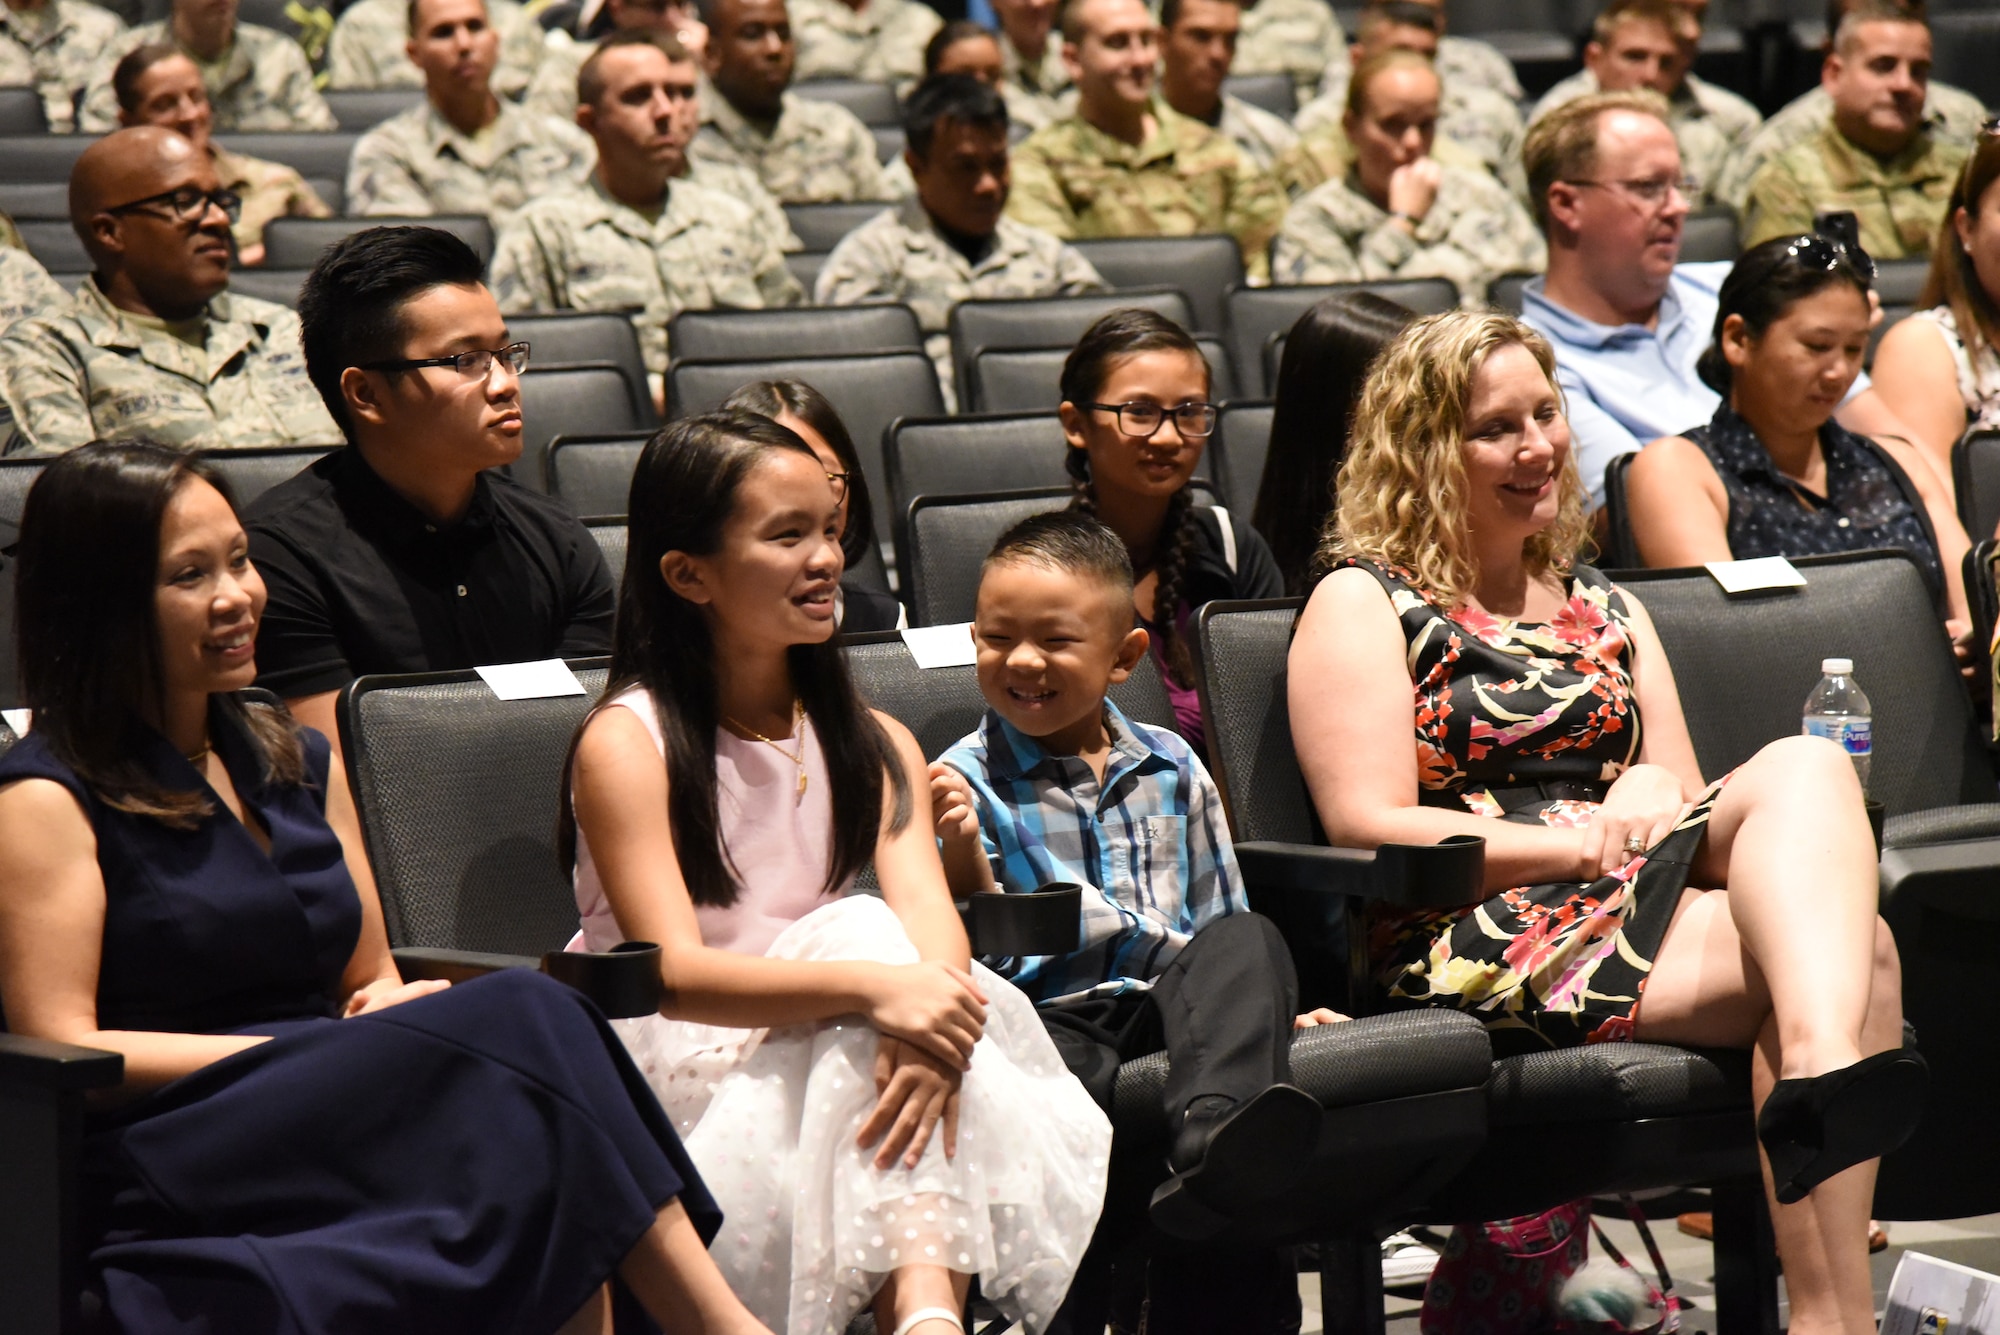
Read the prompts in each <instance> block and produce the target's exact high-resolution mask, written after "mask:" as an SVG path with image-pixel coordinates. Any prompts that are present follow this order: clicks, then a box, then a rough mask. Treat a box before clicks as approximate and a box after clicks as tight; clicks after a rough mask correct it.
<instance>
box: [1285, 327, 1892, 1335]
mask: <svg viewBox="0 0 2000 1335" xmlns="http://www.w3.org/2000/svg"><path fill="white" fill-rule="evenodd" d="M1358 421H1359V422H1360V423H1361V425H1360V427H1359V429H1358V430H1357V431H1356V434H1355V437H1354V440H1353V442H1352V445H1351V447H1350V449H1349V452H1348V456H1347V462H1346V464H1345V466H1344V467H1343V469H1342V470H1341V475H1340V484H1339V500H1338V504H1337V507H1336V510H1335V515H1334V521H1333V523H1334V531H1333V533H1332V534H1331V535H1330V536H1329V537H1328V539H1327V541H1326V543H1325V544H1324V546H1323V548H1322V550H1323V552H1324V553H1325V554H1326V555H1327V556H1328V557H1330V558H1331V560H1332V561H1333V562H1337V563H1338V568H1336V569H1334V570H1333V571H1332V572H1331V573H1330V574H1328V575H1327V576H1326V578H1325V579H1323V580H1321V581H1320V584H1319V587H1318V588H1317V589H1316V590H1315V591H1314V593H1313V596H1312V598H1311V600H1310V601H1309V602H1308V604H1307V606H1306V609H1305V612H1304V615H1303V616H1302V617H1301V619H1300V622H1299V627H1298V635H1297V638H1296V639H1295V640H1294V641H1293V645H1292V651H1291V661H1290V695H1291V718H1292V735H1293V740H1294V743H1295V745H1296V746H1297V749H1298V756H1299V763H1300V767H1301V768H1302V769H1303V771H1304V773H1305V777H1306V782H1307V785H1308V786H1309V788H1310V789H1311V792H1312V797H1313V802H1314V805H1315V806H1316V808H1317V809H1318V811H1319V815H1320V819H1321V820H1322V822H1323V823H1324V825H1325V827H1326V831H1327V834H1328V836H1329V837H1330V838H1331V839H1332V841H1333V842H1334V843H1336V844H1341V845H1345V846H1348V847H1356V848H1372V847H1376V846H1378V845H1381V844H1385V843H1403V844H1426V843H1435V842H1437V841H1438V840H1440V839H1444V838H1447V837H1449V836H1452V835H1461V834H1472V835H1479V836H1481V837H1483V838H1484V839H1485V840H1486V873H1487V885H1486V888H1485V892H1484V896H1483V897H1482V898H1481V899H1480V900H1478V901H1476V902H1473V903H1470V904H1465V905H1462V906H1459V907H1457V908H1454V909H1447V910H1443V911H1417V912H1394V913H1389V912H1385V913H1382V914H1380V915H1379V916H1378V917H1377V918H1376V919H1375V920H1374V921H1373V922H1372V923H1371V931H1370V939H1369V953H1370V961H1371V964H1372V966H1373V967H1374V969H1375V971H1376V977H1377V981H1378V982H1379V983H1380V984H1381V985H1382V986H1383V988H1384V989H1385V991H1386V994H1387V996H1388V997H1389V999H1390V1000H1391V1002H1392V1004H1401V1005H1442V1006H1454V1007H1458V1008H1460V1009H1463V1010H1467V1011H1470V1012H1472V1013H1473V1014H1475V1015H1477V1016H1479V1017H1480V1018H1481V1019H1482V1020H1483V1021H1484V1022H1485V1023H1486V1024H1487V1026H1488V1028H1489V1029H1490V1030H1491V1032H1492V1036H1493V1040H1494V1043H1495V1046H1496V1047H1497V1048H1499V1049H1500V1050H1502V1051H1503V1052H1522V1051H1532V1050H1536V1049H1539V1048H1550V1047H1565V1046H1571V1045H1576V1044H1581V1043H1590V1042H1603V1041H1618V1040H1631V1039H1634V1038H1638V1039H1644V1040H1646V1041H1649V1042H1661V1043H1678V1044H1685V1045H1689V1046H1697V1047H1733V1048H1750V1049H1754V1053H1755V1055H1754V1058H1753V1063H1752V1071H1753V1086H1754V1090H1755V1096H1756V1099H1757V1102H1758V1104H1759V1108H1760V1112H1759V1117H1758V1124H1757V1129H1758V1136H1759V1139H1760V1141H1761V1142H1762V1144H1763V1148H1764V1151H1765V1155H1766V1158H1767V1161H1768V1164H1769V1168H1770V1180H1771V1181H1772V1182H1773V1183H1774V1184H1775V1191H1774V1196H1775V1198H1776V1201H1777V1202H1778V1203H1777V1204H1776V1205H1775V1206H1774V1209H1773V1215H1772V1218H1773V1222H1774V1224H1775V1226H1776V1230H1777V1236H1778V1249H1779V1252H1780V1253H1781V1254H1782V1256H1783V1258H1784V1263H1785V1279H1786V1284H1787V1288H1788V1292H1789V1294H1790V1297H1791V1302H1792V1325H1791V1329H1792V1331H1793V1332H1794V1335H1806V1333H1807V1332H1812V1333H1813V1335H1823V1333H1826V1332H1835V1331H1847V1332H1850V1333H1851V1332H1858V1331H1872V1330H1873V1329H1874V1324H1873V1300H1872V1295H1871V1290H1870V1285H1869V1275H1868V1256H1867V1251H1866V1245H1867V1244H1866V1237H1867V1228H1866V1225H1867V1219H1868V1206H1869V1202H1870V1198H1871V1197H1872V1195H1873V1192H1874V1179H1875V1165H1874V1160H1875V1159H1876V1158H1877V1157H1878V1156H1880V1155H1882V1154H1884V1153H1886V1152H1888V1151H1889V1150H1891V1149H1893V1148H1895V1147H1896V1146H1897V1145H1898V1144H1900V1143H1901V1142H1902V1141H1903V1140H1904V1139H1905V1138H1907V1136H1908V1135H1909V1133H1910V1132H1911V1130H1913V1129H1914V1127H1915V1125H1916V1122H1917V1117H1918V1114H1919V1112H1920V1111H1921V1108H1922V1102H1923V1090H1924V1086H1925V1083H1926V1070H1925V1067H1924V1064H1923V1060H1922V1058H1921V1057H1919V1056H1917V1055H1916V1053H1915V1052H1914V1051H1906V1050H1904V1049H1903V1047H1902V1023H1903V1019H1902V1006H1901V1001H1900V993H1901V976H1900V968H1899V965H1898V962H1897V958H1896V949H1895V944H1894V942H1893V941H1892V940H1891V938H1890V936H1889V933H1888V930H1887V928H1886V927H1885V926H1884V925H1883V923H1882V921H1881V919H1880V918H1879V917H1878V916H1877V915H1876V909H1875V902H1876V884H1875V882H1876V872H1875V853H1874V848H1873V845H1872V842H1871V840H1870V836H1869V832H1868V821H1867V816H1866V814H1865V812H1864V811H1863V808H1862V794H1861V786H1860V784H1859V783H1858V782H1857V781H1856V779H1855V774H1854V769H1853V766H1852V765H1850V764H1849V763H1848V761H1847V759H1846V757H1845V755H1843V754H1842V752H1841V751H1840V750H1839V749H1838V748H1837V747H1835V746H1833V745H1831V744H1829V743H1827V742H1825V741H1823V740H1820V739H1817V738H1810V737H1793V738H1787V739H1785V740H1783V741H1779V742H1774V743H1772V744H1771V745H1770V746H1767V747H1765V748H1764V749H1763V750H1762V751H1760V752H1758V753H1757V755H1756V756H1754V757H1752V758H1751V759H1750V760H1749V761H1748V762H1746V763H1745V764H1744V765H1742V766H1741V767H1740V768H1738V769H1737V770H1736V771H1734V772H1733V773H1732V774H1730V775H1728V776H1727V777H1726V778H1725V779H1723V780H1721V781H1718V782H1716V783H1714V784H1705V783H1704V782H1703V780H1702V777H1701V774H1700V772H1699V770H1698V768H1697V766H1696V763H1695V755H1694V746H1693V744H1692V743H1691V742H1690V741H1689V739H1688V731H1687V724H1686V722H1685V720H1684V719H1683V718H1682V716H1681V711H1680V701H1679V696H1678V694H1677V693H1676V691H1675V688H1674V679H1673V671H1672V668H1671V666H1670V665H1669V664H1668V662H1667V659H1666V655H1665V653H1664V651H1663V650H1662V649H1661V647H1660V641H1659V637H1658V636H1657V635H1656V634H1655V633H1654V630H1653V626H1652V623H1651V621H1650V620H1649V619H1648V618H1647V616H1646V612H1645V609H1644V608H1643V607H1641V606H1640V605H1639V603H1638V600H1637V599H1635V598H1633V597H1632V596H1631V595H1630V594H1629V593H1626V592H1624V591H1623V590H1621V589H1619V588H1618V587H1616V586H1615V585H1613V584H1612V583H1611V582H1610V581H1609V580H1607V579H1605V578H1604V576H1603V575H1601V574H1599V573H1598V572H1597V571H1596V570H1594V569H1592V568H1591V567H1589V566H1587V565H1584V564H1581V563H1580V562H1579V561H1578V560H1577V559H1576V558H1577V554H1578V549H1579V547H1580V545H1581V543H1582V541H1583V537H1584V533H1585V526H1586V521H1585V514H1584V510H1585V498H1584V491H1583V488H1582V485H1581V483H1580V482H1579V480H1578V476H1577V471H1576V465H1575V462H1574V460H1573V459H1572V457H1571V454H1570V437H1569V426H1568V423H1567V422H1566V421H1565V420H1564V417H1563V405H1562V399H1561V395H1560V393H1559V392H1558V390H1557V388H1556V383H1555V367H1554V361H1553V358H1552V356H1551V354H1550V351H1549V346H1548V344H1547V343H1545V342H1544V341H1543V340H1542V339H1541V337H1540V336H1539V335H1537V334H1535V333H1534V332H1532V331H1531V330H1529V329H1528V328H1527V327H1526V326H1524V325H1521V324H1519V323H1517V322H1515V321H1514V320H1512V319H1510V318H1508V317H1506V316H1502V315H1488V314H1472V313H1453V314H1449V315H1440V316H1435V317H1432V318H1430V319H1427V320H1423V321H1420V322H1419V323H1417V324H1415V325H1412V326H1411V327H1410V328H1409V329H1408V330H1407V331H1406V332H1405V333H1404V334H1403V335H1402V337H1401V338H1399V339H1398V340H1397V341H1396V343H1395V344H1394V345H1393V346H1392V347H1391V348H1390V349H1389V351H1388V352H1387V353H1386V354H1385V355H1384V357H1383V360H1382V362H1381V364H1380V365H1379V366H1378V367H1377V368H1376V370H1375V373H1374V374H1373V375H1372V376H1371V377H1370V380H1369V384H1368V387H1367V389H1366V390H1365V391H1364V392H1363V396H1362V402H1361V408H1360V411H1359V413H1358ZM1642 719H1643V720H1644V727H1643V728H1642V727H1641V720H1642ZM1413 738H1414V740H1415V745H1414V746H1412V745H1411V742H1412V739H1413ZM1690 881H1691V882H1692V884H1693V886H1706V887H1714V888H1713V889H1706V890H1703V889H1694V888H1691V887H1690ZM1642 998H1643V1002H1644V1004H1643V1006H1642V1005H1641V1000H1642Z"/></svg>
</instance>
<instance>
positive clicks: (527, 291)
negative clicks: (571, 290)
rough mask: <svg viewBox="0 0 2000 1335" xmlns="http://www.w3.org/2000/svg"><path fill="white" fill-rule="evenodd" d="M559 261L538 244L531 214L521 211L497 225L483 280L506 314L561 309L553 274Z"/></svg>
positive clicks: (562, 304) (559, 293)
mask: <svg viewBox="0 0 2000 1335" xmlns="http://www.w3.org/2000/svg"><path fill="white" fill-rule="evenodd" d="M559 263H560V260H559V259H558V258H557V257H555V256H552V255H551V254H550V253H549V251H548V250H547V249H546V248H545V247H544V246H543V245H542V238H541V237H540V236H539V235H538V234H537V232H536V228H535V218H534V216H533V215H532V214H530V213H527V212H525V211H524V212H522V213H519V214H516V215H515V216H514V218H513V220H512V221H511V222H509V223H508V224H507V225H506V226H505V227H502V228H501V229H500V235H499V237H498V238H497V239H495V241H494V243H493V259H492V261H491V262H490V263H489V264H488V265H487V278H486V282H487V285H488V286H489V287H491V288H492V289H493V299H494V300H495V301H497V302H498V303H500V309H501V310H502V311H504V312H506V313H507V314H509V315H513V314H515V313H517V312H520V311H559V310H563V309H565V307H566V303H565V302H564V300H563V296H562V294H561V292H560V291H559V290H558V287H559V282H560V280H559V279H558V278H557V277H556V276H555V274H556V268H557V265H558V264H559Z"/></svg>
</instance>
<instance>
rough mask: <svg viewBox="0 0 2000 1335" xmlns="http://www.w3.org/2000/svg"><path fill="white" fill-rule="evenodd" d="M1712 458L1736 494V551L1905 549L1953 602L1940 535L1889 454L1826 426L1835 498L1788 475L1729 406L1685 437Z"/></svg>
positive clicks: (1825, 449) (1822, 439)
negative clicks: (1947, 591) (1947, 588)
mask: <svg viewBox="0 0 2000 1335" xmlns="http://www.w3.org/2000/svg"><path fill="white" fill-rule="evenodd" d="M1683 434H1684V435H1686V437H1687V438H1688V440H1690V441H1692V442H1693V443H1694V446H1695V448H1696V449H1698V450H1700V451H1701V452H1702V454H1704V455H1705V456H1707V458H1708V462H1709V464H1710V465H1711V466H1712V467H1713V468H1714V469H1715V475H1716V477H1717V479H1719V480H1720V481H1721V483H1722V488H1723V490H1724V491H1725V492H1726V493H1728V496H1729V522H1728V528H1727V534H1728V538H1729V554H1730V555H1731V556H1733V557H1735V558H1736V559H1737V560H1739V561H1741V560H1745V559H1748V558H1750V557H1755V556H1819V555H1823V554H1826V553H1832V552H1863V551H1870V550H1873V549H1875V548H1881V547H1892V548H1899V549H1901V550H1903V551H1906V552H1908V553H1909V554H1910V556H1911V558H1912V559H1914V560H1915V561H1916V563H1917V568H1918V569H1920V570H1922V571H1923V572H1924V579H1925V581H1926V582H1927V583H1928V584H1929V585H1930V587H1931V592H1932V594H1933V595H1934V596H1936V597H1939V598H1942V597H1943V596H1944V587H1945V586H1944V566H1943V564H1942V563H1941V561H1940V560H1939V558H1938V546H1937V535H1936V534H1935V533H1933V532H1932V531H1931V521H1930V513H1929V511H1927V510H1926V509H1925V508H1924V502H1923V497H1921V496H1919V495H1918V494H1917V486H1916V483H1914V482H1912V481H1910V477H1909V474H1907V473H1905V472H1904V471H1903V469H1902V466H1901V465H1899V464H1898V463H1897V462H1896V461H1895V459H1893V458H1891V457H1890V455H1889V453H1888V451H1886V450H1884V449H1883V448H1882V447H1881V446H1880V445H1877V444H1876V443H1875V442H1874V441H1872V440H1870V439H1868V437H1866V436H1860V435H1856V434H1855V433H1854V432H1852V431H1849V430H1848V429H1847V428H1845V427H1843V426H1841V425H1840V423H1838V422H1836V421H1834V420H1833V419H1832V418H1828V419H1827V422H1826V425H1825V426H1822V427H1821V428H1820V429H1819V448H1820V454H1821V456H1822V457H1823V458H1824V459H1825V460H1826V494H1825V495H1824V496H1821V495H1818V494H1816V493H1814V492H1813V491H1811V490H1809V489H1807V488H1806V487H1804V486H1803V485H1801V484H1800V483H1798V482H1795V481H1793V480H1792V479H1791V478H1788V477H1786V476H1785V475H1784V474H1783V473H1780V472H1779V471H1778V469H1777V466H1776V465H1775V464H1773V463H1772V462H1771V454H1770V451H1768V450H1766V449H1765V448H1764V442H1763V441H1761V440H1759V439H1758V438H1757V433H1756V431H1755V430H1753V429H1752V428H1751V426H1750V424H1749V423H1748V422H1746V421H1744V420H1743V419H1742V417H1740V416H1739V415H1738V414H1737V412H1736V410H1735V409H1734V408H1731V407H1730V406H1729V404H1728V403H1726V402H1725V403H1723V404H1722V405H1721V406H1720V407H1718V408H1717V409H1716V410H1715V416H1714V417H1713V418H1712V419H1711V420H1710V421H1709V424H1708V425H1707V426H1699V427H1695V428H1694V429H1693V430H1691V431H1687V432H1685V433H1683Z"/></svg>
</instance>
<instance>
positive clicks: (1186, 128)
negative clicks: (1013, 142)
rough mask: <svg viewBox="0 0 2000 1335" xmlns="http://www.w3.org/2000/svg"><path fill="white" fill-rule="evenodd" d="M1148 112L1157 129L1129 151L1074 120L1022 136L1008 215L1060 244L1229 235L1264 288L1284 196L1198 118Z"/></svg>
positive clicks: (1166, 110) (1162, 107) (1158, 108)
mask: <svg viewBox="0 0 2000 1335" xmlns="http://www.w3.org/2000/svg"><path fill="white" fill-rule="evenodd" d="M1152 114H1153V116H1154V117H1155V118H1156V119H1157V122H1158V124H1157V126H1156V128H1155V129H1154V132H1153V134H1152V135H1151V136H1150V137H1149V138H1148V139H1147V140H1146V141H1145V142H1144V143H1142V144H1138V145H1136V146H1134V145H1132V144H1128V143H1125V142H1124V141H1123V140H1119V139H1115V138H1113V137H1112V136H1110V135H1108V134H1106V133H1105V132H1104V131H1102V130H1100V129H1098V128H1097V127H1096V126H1094V125H1092V124H1091V123H1090V122H1088V121H1086V120H1084V119H1083V118H1082V117H1081V116H1072V117H1070V118H1069V119H1067V120H1062V121H1058V122H1056V123H1055V124H1054V125H1051V126H1049V127H1048V128H1047V129H1045V130H1037V131H1035V133H1033V134H1031V135H1029V136H1028V137H1027V138H1026V139H1024V140H1023V141H1022V142H1021V143H1020V145H1019V146H1018V147H1017V148H1016V149H1015V150H1014V190H1013V194H1012V196H1011V197H1010V198H1009V200H1008V203H1007V213H1008V216H1010V217H1012V218H1013V219H1014V220H1015V221H1016V222H1022V223H1026V224H1028V225H1029V226H1031V227H1039V228H1041V229H1042V230H1043V231H1045V232H1050V233H1053V234H1054V235H1056V236H1058V237H1061V238H1062V239H1063V240H1065V241H1074V240H1078V239H1081V238H1087V237H1100V236H1194V235H1197V234H1199V233H1203V232H1227V233H1229V234H1230V235H1231V236H1233V237H1235V238H1236V243H1237V245H1238V246H1239V247H1240V248H1241V249H1242V251H1243V267H1244V270H1245V271H1246V272H1247V273H1248V274H1249V275H1250V277H1251V279H1252V281H1254V282H1262V281H1264V279H1265V278H1266V277H1267V275H1268V274H1269V273H1270V261H1269V257H1268V256H1267V254H1266V248H1267V247H1268V246H1269V244H1270V241H1271V238H1272V236H1274V235H1275V234H1276V233H1277V230H1278V224H1279V222H1280V221H1281V220H1282V219H1283V217H1284V212H1285V195H1284V191H1282V190H1281V189H1279V188H1278V184H1277V182H1276V181H1274V180H1273V179H1272V178H1271V177H1270V176H1268V175H1266V174H1265V173H1263V172H1261V171H1259V170H1257V168H1256V167H1255V166H1254V165H1253V164H1252V163H1251V162H1250V160H1249V159H1248V158H1247V157H1245V156H1244V154H1243V150H1242V149H1240V148H1238V147H1236V145H1235V144H1232V143H1231V142H1230V141H1229V140H1228V139H1227V138H1225V137H1224V136H1223V135H1221V134H1219V133H1217V132H1216V131H1214V130H1211V129H1209V128H1208V127H1207V126H1206V125H1203V124H1202V123H1201V122H1200V121H1197V120H1192V119H1190V118H1189V117H1186V116H1183V115H1181V114H1180V113H1179V112H1177V111H1175V110H1174V109H1173V108H1172V107H1169V106H1168V105H1166V103H1164V102H1160V101H1155V102H1154V104H1153V111H1152Z"/></svg>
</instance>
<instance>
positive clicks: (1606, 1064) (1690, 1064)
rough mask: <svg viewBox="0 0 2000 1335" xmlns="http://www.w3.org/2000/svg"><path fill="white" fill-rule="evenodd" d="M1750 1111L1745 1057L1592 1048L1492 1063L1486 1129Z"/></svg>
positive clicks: (1647, 1047) (1624, 1046) (1647, 1046)
mask: <svg viewBox="0 0 2000 1335" xmlns="http://www.w3.org/2000/svg"><path fill="white" fill-rule="evenodd" d="M1749 1106H1750V1054H1749V1053H1747V1052H1722V1051H1712V1050H1711V1051H1695V1050H1692V1049H1688V1048H1675V1047H1668V1046H1667V1045H1665V1044H1663V1043H1594V1044H1592V1045H1590V1046H1589V1047H1583V1048H1564V1049H1561V1050H1558V1051H1555V1052H1531V1053H1527V1054H1525V1055H1523V1056H1519V1057H1505V1058H1502V1059H1501V1060H1499V1061H1497V1062H1495V1063H1494V1064H1493V1086H1492V1090H1491V1093H1490V1096H1489V1100H1488V1107H1487V1117H1488V1119H1489V1121H1490V1123H1491V1125H1493V1126H1495V1127H1502V1126H1529V1125H1544V1124H1547V1123H1551V1122H1624V1121H1636V1120H1639V1119H1641V1118H1648V1117H1678V1116H1686V1115H1688V1114H1693V1113H1709V1112H1729V1111H1731V1110H1734V1109H1739V1108H1740V1109H1747V1108H1748V1107H1749Z"/></svg>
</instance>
